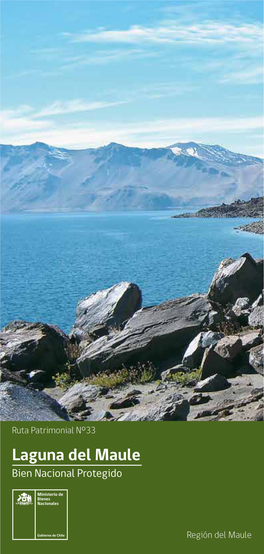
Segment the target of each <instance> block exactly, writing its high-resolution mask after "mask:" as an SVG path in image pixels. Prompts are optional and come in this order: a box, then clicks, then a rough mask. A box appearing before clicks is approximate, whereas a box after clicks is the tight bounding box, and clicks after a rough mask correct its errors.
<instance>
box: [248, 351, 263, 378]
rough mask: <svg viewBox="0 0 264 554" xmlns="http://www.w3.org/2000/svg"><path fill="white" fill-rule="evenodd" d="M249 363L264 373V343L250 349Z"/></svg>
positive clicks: (257, 370) (258, 371)
mask: <svg viewBox="0 0 264 554" xmlns="http://www.w3.org/2000/svg"><path fill="white" fill-rule="evenodd" d="M249 364H250V365H251V367H253V369H255V371H256V372H257V373H260V374H261V375H264V350H263V344H260V345H259V346H254V348H251V350H250V351H249Z"/></svg>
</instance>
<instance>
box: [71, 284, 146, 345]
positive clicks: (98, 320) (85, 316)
mask: <svg viewBox="0 0 264 554" xmlns="http://www.w3.org/2000/svg"><path fill="white" fill-rule="evenodd" d="M141 304H142V295H141V290H140V288H139V287H138V286H137V285H134V284H133V283H126V282H123V283H119V284H118V285H114V286H113V287H111V288H110V289H106V290H100V291H99V292H96V293H94V294H91V295H90V296H87V298H84V300H81V301H80V302H78V304H77V310H76V321H75V324H74V326H73V328H72V332H71V335H72V336H73V337H75V338H76V339H77V340H78V341H81V340H82V339H85V338H86V337H87V335H88V334H89V332H90V330H91V329H93V328H94V327H96V326H97V325H104V326H107V327H118V326H119V325H122V324H123V323H124V322H125V321H127V320H128V319H129V318H130V317H132V316H133V315H134V313H135V312H136V311H137V310H139V309H140V308H141Z"/></svg>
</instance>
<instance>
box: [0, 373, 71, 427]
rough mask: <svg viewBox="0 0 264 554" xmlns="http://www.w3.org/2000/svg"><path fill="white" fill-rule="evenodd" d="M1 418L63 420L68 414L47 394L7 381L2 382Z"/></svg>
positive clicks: (0, 389)
mask: <svg viewBox="0 0 264 554" xmlns="http://www.w3.org/2000/svg"><path fill="white" fill-rule="evenodd" d="M0 420H1V421H63V420H68V416H67V414H66V412H65V411H64V410H63V409H62V408H61V406H60V405H59V404H58V402H56V400H53V398H50V397H49V396H48V395H47V394H45V393H43V392H37V391H35V390H32V389H28V388H24V387H21V386H19V385H17V384H14V383H10V382H6V383H1V384H0Z"/></svg>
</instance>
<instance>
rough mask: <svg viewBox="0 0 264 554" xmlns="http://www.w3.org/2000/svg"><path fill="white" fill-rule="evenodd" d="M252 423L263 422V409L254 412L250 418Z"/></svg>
mask: <svg viewBox="0 0 264 554" xmlns="http://www.w3.org/2000/svg"><path fill="white" fill-rule="evenodd" d="M252 420H253V421H264V408H261V409H259V410H257V411H256V413H255V414H254V415H253V418H252Z"/></svg>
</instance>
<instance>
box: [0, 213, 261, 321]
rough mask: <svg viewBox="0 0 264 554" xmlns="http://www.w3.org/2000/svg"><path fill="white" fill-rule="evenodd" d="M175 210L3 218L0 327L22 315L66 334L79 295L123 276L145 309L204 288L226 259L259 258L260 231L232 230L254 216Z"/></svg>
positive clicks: (112, 283)
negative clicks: (189, 214) (198, 215)
mask: <svg viewBox="0 0 264 554" xmlns="http://www.w3.org/2000/svg"><path fill="white" fill-rule="evenodd" d="M181 211H183V210H181ZM184 211H187V210H186V208H185V210H184ZM176 212H177V210H174V211H173V212H172V213H176ZM178 212H180V210H178ZM172 213H170V212H169V213H168V212H136V213H135V212H126V213H112V214H111V213H99V214H44V215H39V214H38V215H32V214H31V215H4V216H2V239H1V242H2V256H1V258H2V264H1V265H2V270H1V280H2V282H1V288H2V292H1V327H3V326H4V325H6V324H7V323H9V322H10V321H11V320H14V319H25V320H28V321H42V322H46V323H52V324H56V325H59V327H61V328H62V329H63V330H64V331H66V332H68V331H69V330H70V328H71V326H72V324H73V322H74V319H75V309H76V304H77V302H78V300H80V299H81V298H84V297H85V296H87V295H89V294H91V293H93V292H96V291H98V290H100V289H103V288H108V287H110V286H111V285H114V284H115V283H118V282H120V281H132V282H134V283H137V284H138V285H139V286H140V287H141V289H142V292H143V303H144V305H145V306H148V305H153V304H157V303H159V302H163V301H165V300H170V299H172V298H176V297H179V296H185V295H188V294H192V293H194V292H206V291H207V289H208V286H209V284H210V282H211V280H212V277H213V274H214V272H215V270H216V269H217V267H218V264H219V262H220V261H221V260H222V259H224V258H227V257H234V258H236V257H238V256H240V255H241V254H243V253H245V252H249V253H250V254H251V255H252V256H253V257H258V258H260V257H262V240H261V237H260V236H258V235H253V234H251V233H242V232H236V231H234V227H236V226H238V225H241V224H244V223H248V222H250V221H252V220H250V219H171V215H172Z"/></svg>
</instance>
